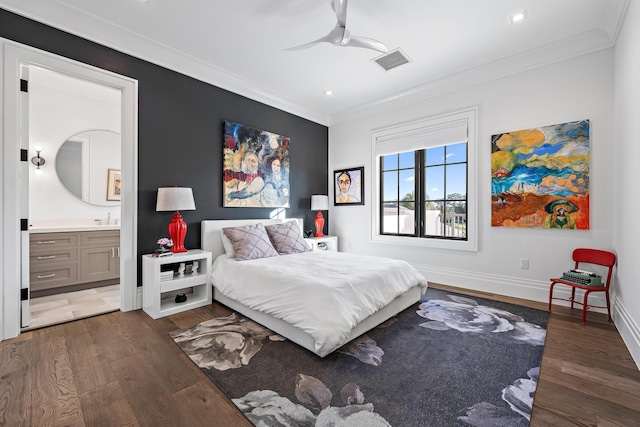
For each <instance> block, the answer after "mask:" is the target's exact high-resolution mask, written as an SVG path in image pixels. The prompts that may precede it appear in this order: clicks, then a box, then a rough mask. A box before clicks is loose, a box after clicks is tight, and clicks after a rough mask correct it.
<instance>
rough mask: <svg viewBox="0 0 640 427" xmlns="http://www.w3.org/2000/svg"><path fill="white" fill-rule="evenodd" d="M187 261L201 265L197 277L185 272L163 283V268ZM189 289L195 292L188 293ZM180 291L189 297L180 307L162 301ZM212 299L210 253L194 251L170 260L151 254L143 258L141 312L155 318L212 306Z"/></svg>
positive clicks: (170, 300) (169, 300)
mask: <svg viewBox="0 0 640 427" xmlns="http://www.w3.org/2000/svg"><path fill="white" fill-rule="evenodd" d="M187 261H193V262H198V271H197V272H196V273H191V274H187V273H186V272H185V273H184V275H180V276H179V275H174V276H173V277H171V278H169V279H167V280H161V276H160V270H161V267H162V266H163V265H168V264H177V265H179V264H181V263H184V262H187ZM189 288H191V289H193V291H192V292H190V293H187V292H188V291H189ZM180 290H184V292H183V293H185V294H186V296H187V300H186V301H185V302H180V303H177V302H175V300H174V298H165V299H163V298H162V296H163V294H166V293H168V292H173V293H175V291H180ZM211 299H212V293H211V252H208V251H203V250H200V249H192V250H190V251H187V252H182V253H177V254H173V255H171V256H167V257H154V256H152V255H151V254H149V255H143V256H142V300H143V304H142V308H143V310H144V311H145V312H146V313H147V314H148V315H149V316H151V317H152V318H154V319H157V318H159V317H163V316H168V315H170V314H174V313H179V312H181V311H185V310H190V309H192V308H196V307H202V306H203V305H207V304H211Z"/></svg>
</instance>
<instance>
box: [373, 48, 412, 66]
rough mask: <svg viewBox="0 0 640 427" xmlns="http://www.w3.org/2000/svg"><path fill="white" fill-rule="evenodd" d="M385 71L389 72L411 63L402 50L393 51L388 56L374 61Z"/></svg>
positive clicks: (385, 55)
mask: <svg viewBox="0 0 640 427" xmlns="http://www.w3.org/2000/svg"><path fill="white" fill-rule="evenodd" d="M374 61H376V62H377V63H378V65H380V66H381V67H382V68H384V70H385V71H389V70H391V69H392V68H396V67H399V66H401V65H403V64H406V63H408V62H411V60H410V59H409V57H408V56H407V55H405V54H404V52H402V51H401V50H400V49H396V50H393V51H391V52H389V53H387V54H384V55H382V56H379V57H377V58H376V59H374Z"/></svg>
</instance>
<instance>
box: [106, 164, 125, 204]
mask: <svg viewBox="0 0 640 427" xmlns="http://www.w3.org/2000/svg"><path fill="white" fill-rule="evenodd" d="M120 184H121V182H120V169H109V171H108V172H107V200H109V201H114V202H115V201H119V200H120V198H121V195H120V189H121V188H122V187H121V185H120Z"/></svg>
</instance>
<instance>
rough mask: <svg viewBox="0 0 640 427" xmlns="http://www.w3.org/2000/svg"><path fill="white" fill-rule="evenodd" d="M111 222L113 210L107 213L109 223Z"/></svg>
mask: <svg viewBox="0 0 640 427" xmlns="http://www.w3.org/2000/svg"><path fill="white" fill-rule="evenodd" d="M109 224H111V212H108V213H107V225H109Z"/></svg>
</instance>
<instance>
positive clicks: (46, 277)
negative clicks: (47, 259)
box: [36, 273, 56, 279]
mask: <svg viewBox="0 0 640 427" xmlns="http://www.w3.org/2000/svg"><path fill="white" fill-rule="evenodd" d="M51 277H56V273H51V274H47V275H45V276H36V278H37V279H49V278H51Z"/></svg>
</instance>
